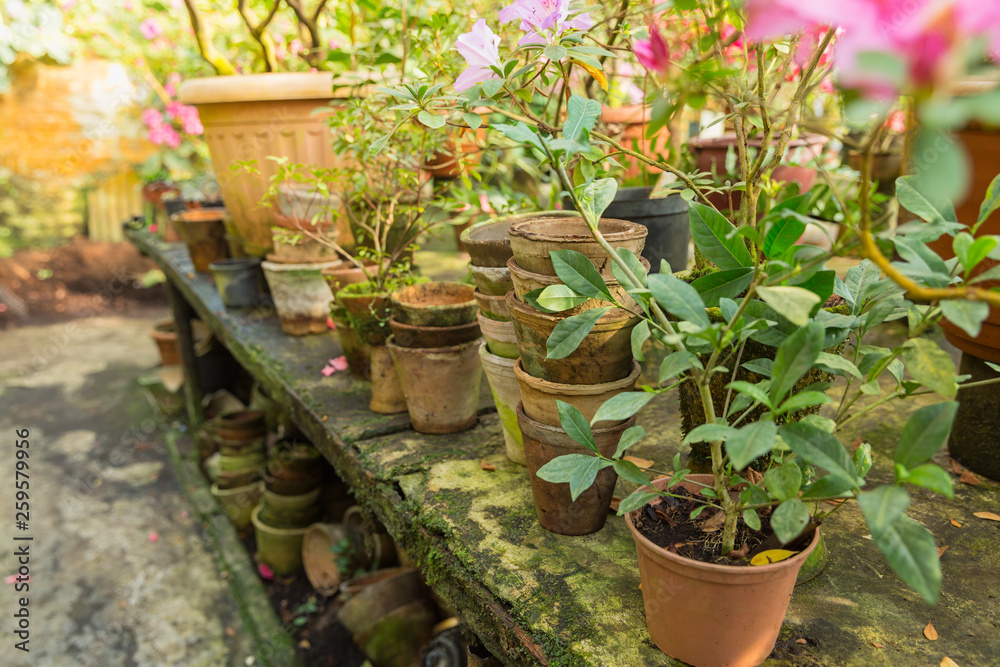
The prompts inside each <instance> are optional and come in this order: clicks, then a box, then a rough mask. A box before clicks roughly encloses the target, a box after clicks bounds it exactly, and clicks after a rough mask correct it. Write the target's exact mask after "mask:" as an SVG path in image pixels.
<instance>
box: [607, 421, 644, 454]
mask: <svg viewBox="0 0 1000 667" xmlns="http://www.w3.org/2000/svg"><path fill="white" fill-rule="evenodd" d="M645 437H646V429H644V428H643V427H641V426H639V425H636V426H630V427H628V428H627V429H625V432H624V433H622V437H621V438H619V440H618V448H617V449H615V455H614V456H613V457H611V458H614V459H620V458H621V457H622V454H624V453H625V451H626V450H628V448H629V447H631V446H632V445H634V444H635V443H637V442H639V441H640V440H642V439H643V438H645Z"/></svg>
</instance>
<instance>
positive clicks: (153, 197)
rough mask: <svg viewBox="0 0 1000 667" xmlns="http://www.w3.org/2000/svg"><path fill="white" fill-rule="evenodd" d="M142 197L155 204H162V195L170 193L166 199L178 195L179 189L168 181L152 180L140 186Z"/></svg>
mask: <svg viewBox="0 0 1000 667" xmlns="http://www.w3.org/2000/svg"><path fill="white" fill-rule="evenodd" d="M141 192H142V199H143V201H147V202H149V203H150V204H153V205H155V206H162V205H163V196H164V195H170V196H169V197H167V199H171V198H176V197H179V196H180V194H181V191H180V190H179V189H178V188H176V187H175V186H173V185H170V184H169V183H164V182H163V181H154V182H152V183H146V184H145V185H143V186H142V190H141Z"/></svg>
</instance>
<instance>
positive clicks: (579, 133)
mask: <svg viewBox="0 0 1000 667" xmlns="http://www.w3.org/2000/svg"><path fill="white" fill-rule="evenodd" d="M555 48H558V49H562V51H563V54H562V55H563V57H565V56H566V49H564V48H563V47H561V46H558V47H553V46H549V47H546V49H545V56H546V57H547V58H549V59H551V60H562V58H553V57H552V56H551V55H549V49H555ZM600 115H601V103H600V102H598V101H597V100H592V99H589V98H586V97H583V96H582V95H572V96H571V97H570V98H569V103H568V104H567V105H566V122H565V123H563V128H562V130H563V137H564V138H566V139H569V140H570V141H579V140H581V139H583V138H584V137H586V136H587V135H588V134H589V133H590V131H591V130H593V129H594V124H595V123H596V122H597V119H598V118H599V117H600Z"/></svg>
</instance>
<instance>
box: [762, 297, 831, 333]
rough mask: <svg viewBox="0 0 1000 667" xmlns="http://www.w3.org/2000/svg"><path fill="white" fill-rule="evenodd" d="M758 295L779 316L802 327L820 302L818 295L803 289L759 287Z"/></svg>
mask: <svg viewBox="0 0 1000 667" xmlns="http://www.w3.org/2000/svg"><path fill="white" fill-rule="evenodd" d="M757 294H759V295H760V298H761V300H762V301H764V303H766V304H767V305H769V306H770V307H771V308H774V310H775V311H776V312H777V313H778V314H779V315H781V316H783V317H784V318H785V319H787V320H788V321H789V322H791V323H792V324H795V325H798V326H800V327H802V326H805V325H806V323H807V322H808V321H809V315H810V313H812V310H813V308H814V307H815V306H816V305H817V304H818V303H819V302H820V300H819V296H818V295H817V294H815V293H814V292H810V291H809V290H807V289H802V288H801V287H758V288H757Z"/></svg>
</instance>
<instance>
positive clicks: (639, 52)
mask: <svg viewBox="0 0 1000 667" xmlns="http://www.w3.org/2000/svg"><path fill="white" fill-rule="evenodd" d="M632 50H633V51H634V52H635V57H636V58H637V59H638V60H639V63H640V64H641V65H642V66H643V67H645V68H646V69H647V70H648V71H650V72H653V73H659V74H666V73H667V70H668V69H670V49H668V48H667V43H666V42H665V41H663V35H662V34H660V27H659V26H657V25H650V26H649V39H648V40H641V39H637V40H636V41H635V42H634V43H633V45H632Z"/></svg>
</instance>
